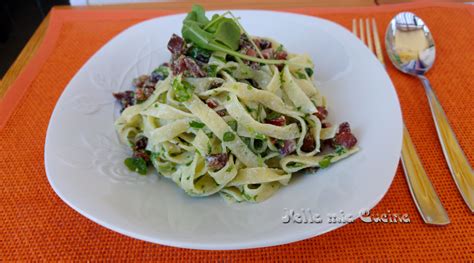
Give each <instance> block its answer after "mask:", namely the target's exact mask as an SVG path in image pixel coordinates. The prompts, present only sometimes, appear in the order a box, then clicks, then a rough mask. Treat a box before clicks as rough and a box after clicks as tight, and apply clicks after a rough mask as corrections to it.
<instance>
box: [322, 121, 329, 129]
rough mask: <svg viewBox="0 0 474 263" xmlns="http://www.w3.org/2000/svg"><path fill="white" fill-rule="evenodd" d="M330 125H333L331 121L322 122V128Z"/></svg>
mask: <svg viewBox="0 0 474 263" xmlns="http://www.w3.org/2000/svg"><path fill="white" fill-rule="evenodd" d="M329 127H331V123H329V122H323V123H321V128H329Z"/></svg>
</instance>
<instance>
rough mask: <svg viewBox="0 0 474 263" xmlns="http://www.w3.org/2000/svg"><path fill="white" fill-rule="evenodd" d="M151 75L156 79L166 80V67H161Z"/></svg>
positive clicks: (167, 73) (167, 72)
mask: <svg viewBox="0 0 474 263" xmlns="http://www.w3.org/2000/svg"><path fill="white" fill-rule="evenodd" d="M151 75H152V77H153V76H154V77H155V78H157V79H166V78H167V77H168V75H169V71H168V67H166V66H163V65H161V66H159V67H157V68H156V69H155V70H153V72H152V73H151Z"/></svg>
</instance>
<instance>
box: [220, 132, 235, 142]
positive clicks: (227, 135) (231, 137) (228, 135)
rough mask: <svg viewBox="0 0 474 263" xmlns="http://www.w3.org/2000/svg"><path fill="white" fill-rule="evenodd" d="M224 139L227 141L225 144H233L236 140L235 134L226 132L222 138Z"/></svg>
mask: <svg viewBox="0 0 474 263" xmlns="http://www.w3.org/2000/svg"><path fill="white" fill-rule="evenodd" d="M222 139H223V140H224V141H225V142H231V141H233V140H234V139H235V134H234V133H233V132H225V133H224V136H223V137H222Z"/></svg>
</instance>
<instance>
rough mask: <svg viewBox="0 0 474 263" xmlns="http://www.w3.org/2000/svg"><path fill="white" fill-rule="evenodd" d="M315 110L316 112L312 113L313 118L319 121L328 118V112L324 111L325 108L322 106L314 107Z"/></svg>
mask: <svg viewBox="0 0 474 263" xmlns="http://www.w3.org/2000/svg"><path fill="white" fill-rule="evenodd" d="M316 109H317V110H318V111H317V112H315V113H314V116H316V117H318V119H319V120H320V121H322V120H324V119H326V117H327V116H328V110H326V108H325V107H322V106H316Z"/></svg>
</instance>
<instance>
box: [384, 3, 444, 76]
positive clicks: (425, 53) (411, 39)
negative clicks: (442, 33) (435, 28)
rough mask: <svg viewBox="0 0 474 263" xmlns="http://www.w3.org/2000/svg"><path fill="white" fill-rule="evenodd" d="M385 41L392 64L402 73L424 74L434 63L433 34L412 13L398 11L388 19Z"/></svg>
mask: <svg viewBox="0 0 474 263" xmlns="http://www.w3.org/2000/svg"><path fill="white" fill-rule="evenodd" d="M385 43H386V48H387V53H388V56H389V57H390V60H391V61H392V63H393V65H394V66H395V67H396V68H397V69H399V70H400V71H402V72H404V73H408V74H410V75H415V76H418V75H424V74H425V73H426V72H427V71H428V70H429V69H430V68H431V67H432V66H433V64H434V60H435V56H436V48H435V43H434V40H433V36H432V35H431V32H430V30H429V29H428V27H427V26H426V24H425V23H424V22H423V20H421V19H420V18H419V17H417V16H416V15H415V14H413V13H410V12H402V13H399V14H398V15H396V16H395V17H394V18H393V19H392V21H390V24H389V25H388V28H387V33H386V34H385Z"/></svg>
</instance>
